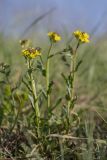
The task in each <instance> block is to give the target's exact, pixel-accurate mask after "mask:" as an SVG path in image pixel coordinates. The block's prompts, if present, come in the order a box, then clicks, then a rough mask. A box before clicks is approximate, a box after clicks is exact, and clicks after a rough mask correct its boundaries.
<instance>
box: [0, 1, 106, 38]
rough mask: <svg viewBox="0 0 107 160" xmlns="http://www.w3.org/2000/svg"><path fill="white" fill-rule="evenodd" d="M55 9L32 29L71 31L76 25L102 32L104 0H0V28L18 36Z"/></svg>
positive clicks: (103, 27)
mask: <svg viewBox="0 0 107 160" xmlns="http://www.w3.org/2000/svg"><path fill="white" fill-rule="evenodd" d="M53 7H55V10H54V11H53V12H52V13H50V14H49V15H48V16H47V17H45V19H43V20H41V22H39V23H38V24H37V26H36V30H40V31H47V30H60V29H62V30H63V29H66V30H68V31H70V30H71V31H72V30H74V29H77V28H80V29H83V30H85V31H89V32H92V30H93V28H94V27H95V26H96V24H98V26H97V27H98V28H97V27H96V28H95V30H96V29H97V34H98V33H102V32H104V31H106V25H107V0H0V31H1V32H4V33H5V34H13V35H18V34H20V33H21V32H23V31H24V29H26V28H27V26H29V24H30V23H32V21H33V20H35V19H36V18H37V17H38V16H40V15H41V14H43V13H45V12H47V11H48V10H50V9H51V8H53Z"/></svg>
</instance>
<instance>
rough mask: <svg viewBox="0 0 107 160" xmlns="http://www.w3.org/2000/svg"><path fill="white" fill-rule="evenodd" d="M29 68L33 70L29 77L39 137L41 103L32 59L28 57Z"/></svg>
mask: <svg viewBox="0 0 107 160" xmlns="http://www.w3.org/2000/svg"><path fill="white" fill-rule="evenodd" d="M28 69H29V70H31V71H29V78H30V83H31V90H32V94H33V100H34V109H35V115H36V125H37V134H38V137H39V136H40V131H39V123H40V110H39V105H38V97H37V91H36V86H35V80H34V77H33V74H32V68H31V60H30V59H28Z"/></svg>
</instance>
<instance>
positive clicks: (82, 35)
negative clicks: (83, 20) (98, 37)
mask: <svg viewBox="0 0 107 160" xmlns="http://www.w3.org/2000/svg"><path fill="white" fill-rule="evenodd" d="M73 34H74V36H75V37H76V38H77V39H78V40H79V41H80V42H82V43H88V42H89V41H90V40H89V34H88V33H86V32H81V31H80V30H77V31H75V32H73Z"/></svg>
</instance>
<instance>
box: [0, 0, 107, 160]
mask: <svg viewBox="0 0 107 160" xmlns="http://www.w3.org/2000/svg"><path fill="white" fill-rule="evenodd" d="M106 11H107V1H106V0H102V1H98V0H94V1H92V0H90V1H89V0H82V1H80V0H75V1H74V0H59V1H57V0H45V1H43V0H23V1H22V0H18V1H17V0H4V1H0V63H2V62H5V63H7V64H10V65H11V68H12V73H11V75H13V76H11V77H12V81H13V82H14V83H16V82H17V80H18V78H19V77H20V76H21V75H22V74H23V71H24V67H25V66H24V59H23V58H22V56H21V54H20V52H21V48H20V45H19V40H20V39H30V40H31V41H32V42H33V45H34V46H39V47H41V48H42V53H43V54H44V56H45V53H46V50H47V48H48V46H49V40H48V37H47V32H49V31H56V32H58V33H60V34H61V35H62V42H60V43H59V45H58V46H57V47H56V48H55V50H54V51H53V52H56V51H59V50H61V49H63V48H64V47H65V46H66V44H67V43H68V42H69V40H70V38H71V36H72V32H73V31H74V30H76V29H80V30H83V31H86V32H88V33H89V34H90V35H91V38H90V39H91V42H90V44H87V45H83V46H81V47H80V50H79V51H78V56H79V57H78V58H79V59H82V61H83V62H82V64H81V66H80V68H79V71H78V74H77V82H76V92H77V95H78V97H79V98H78V101H77V104H76V107H75V110H76V111H78V112H82V117H81V119H83V123H84V124H85V129H86V134H87V137H88V136H89V137H90V136H93V134H95V135H96V131H98V133H97V134H99V137H101V134H102V139H103V138H106V133H107V125H106V123H107V114H106V111H107V28H106V25H107V12H106ZM61 63H62V61H61V59H60V57H58V58H53V64H52V66H51V76H52V77H54V76H55V77H57V78H56V79H57V80H56V82H55V83H56V84H57V89H56V94H57V91H58V92H60V93H62V94H63V90H64V88H63V87H62V86H63V83H64V82H63V81H61V76H60V74H61V73H62V72H66V71H67V67H64V68H63V67H62V65H61ZM59 81H60V82H59ZM89 113H90V114H89ZM93 115H94V116H93ZM87 120H88V121H89V122H90V123H91V127H89V125H90V124H89V123H87ZM99 120H100V122H99ZM94 123H95V126H92V124H93V125H94ZM93 128H97V130H95V133H94V131H93V130H94V129H93ZM90 133H93V134H92V135H91V134H90ZM80 134H81V133H79V135H80ZM103 134H104V135H103ZM88 151H89V152H90V150H88ZM87 154H88V153H87V152H85V153H84V157H87ZM88 155H90V156H91V154H88ZM84 160H86V159H85V158H84ZM89 160H91V158H89Z"/></svg>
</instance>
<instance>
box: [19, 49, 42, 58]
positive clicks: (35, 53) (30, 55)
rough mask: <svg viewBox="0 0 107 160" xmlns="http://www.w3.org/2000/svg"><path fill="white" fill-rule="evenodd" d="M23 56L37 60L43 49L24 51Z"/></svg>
mask: <svg viewBox="0 0 107 160" xmlns="http://www.w3.org/2000/svg"><path fill="white" fill-rule="evenodd" d="M22 54H23V56H25V57H27V58H31V59H32V58H35V57H37V56H40V55H41V49H40V48H28V49H23V50H22Z"/></svg>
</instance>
